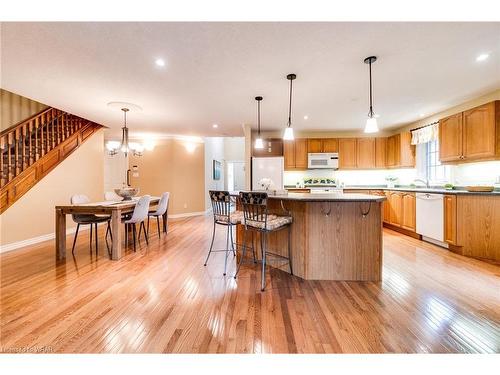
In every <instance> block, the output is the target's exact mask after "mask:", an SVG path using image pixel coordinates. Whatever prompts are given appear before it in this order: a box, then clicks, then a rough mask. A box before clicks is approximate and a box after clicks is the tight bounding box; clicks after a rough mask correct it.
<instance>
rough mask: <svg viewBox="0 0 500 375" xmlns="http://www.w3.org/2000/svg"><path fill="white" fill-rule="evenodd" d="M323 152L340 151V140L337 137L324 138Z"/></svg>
mask: <svg viewBox="0 0 500 375" xmlns="http://www.w3.org/2000/svg"><path fill="white" fill-rule="evenodd" d="M323 152H339V141H338V139H337V138H325V139H323Z"/></svg>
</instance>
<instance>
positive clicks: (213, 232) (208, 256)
mask: <svg viewBox="0 0 500 375" xmlns="http://www.w3.org/2000/svg"><path fill="white" fill-rule="evenodd" d="M214 239H215V221H214V229H213V231H212V242H211V243H210V250H208V255H207V259H205V263H204V264H203V265H204V266H206V265H207V262H208V258H210V254H211V253H212V247H213V246H214Z"/></svg>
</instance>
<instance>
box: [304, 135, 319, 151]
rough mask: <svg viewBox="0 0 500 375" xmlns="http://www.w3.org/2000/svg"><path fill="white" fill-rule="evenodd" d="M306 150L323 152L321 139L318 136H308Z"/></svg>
mask: <svg viewBox="0 0 500 375" xmlns="http://www.w3.org/2000/svg"><path fill="white" fill-rule="evenodd" d="M307 152H323V140H322V139H320V138H308V139H307Z"/></svg>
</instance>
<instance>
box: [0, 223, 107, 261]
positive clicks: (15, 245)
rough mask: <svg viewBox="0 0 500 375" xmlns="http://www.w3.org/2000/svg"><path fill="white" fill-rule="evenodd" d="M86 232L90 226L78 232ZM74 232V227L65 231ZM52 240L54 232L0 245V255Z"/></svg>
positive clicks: (67, 232) (54, 236)
mask: <svg viewBox="0 0 500 375" xmlns="http://www.w3.org/2000/svg"><path fill="white" fill-rule="evenodd" d="M105 224H106V223H99V224H98V225H99V226H100V225H105ZM87 230H90V226H86V225H85V226H83V227H82V228H81V229H80V232H82V231H87ZM75 232H76V226H75V227H73V228H68V229H66V234H67V235H68V234H73V233H75ZM54 238H56V235H55V232H54V233H48V234H43V235H41V236H38V237H33V238H28V239H27V240H22V241H18V242H12V243H9V244H6V245H0V254H2V253H6V252H9V251H12V250H18V249H20V248H23V247H26V246H31V245H36V244H37V243H40V242H45V241H49V240H53V239H54Z"/></svg>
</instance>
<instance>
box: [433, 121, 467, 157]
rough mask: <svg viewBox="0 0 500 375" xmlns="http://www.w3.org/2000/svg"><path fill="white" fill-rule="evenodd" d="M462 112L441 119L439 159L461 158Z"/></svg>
mask: <svg viewBox="0 0 500 375" xmlns="http://www.w3.org/2000/svg"><path fill="white" fill-rule="evenodd" d="M462 122H463V118H462V113H457V114H456V115H452V116H449V117H446V118H444V119H442V120H439V160H441V161H455V160H460V159H461V158H462V155H463V151H462V139H463V128H462Z"/></svg>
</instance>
